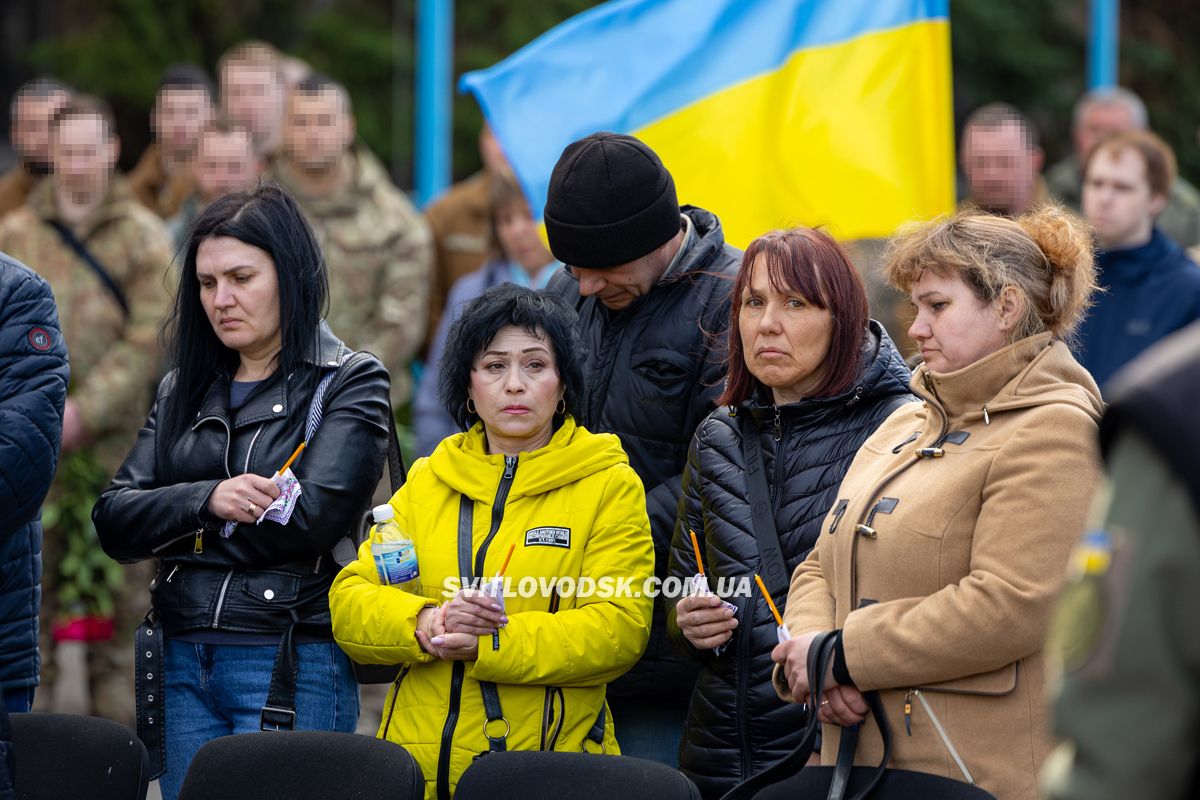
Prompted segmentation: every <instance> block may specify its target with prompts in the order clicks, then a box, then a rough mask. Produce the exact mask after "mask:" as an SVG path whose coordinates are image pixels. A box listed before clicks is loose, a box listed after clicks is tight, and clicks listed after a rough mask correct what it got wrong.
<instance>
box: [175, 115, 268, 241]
mask: <svg viewBox="0 0 1200 800" xmlns="http://www.w3.org/2000/svg"><path fill="white" fill-rule="evenodd" d="M260 170H261V166H260V163H259V160H258V156H256V155H255V154H254V140H253V139H252V138H251V136H250V131H249V130H247V129H246V128H245V127H243V126H241V125H236V124H234V123H232V122H229V121H228V120H224V119H216V120H213V121H212V122H209V123H208V125H207V126H205V128H204V130H202V131H201V132H200V136H199V138H198V139H197V140H196V155H195V157H194V158H193V159H192V182H193V183H194V185H195V190H194V191H193V192H192V193H191V194H190V195H189V196H188V197H187V198H186V199H185V200H184V201H183V203H182V204H181V205H180V207H179V213H177V214H176V215H175V216H174V217H172V218H171V219H169V220H167V230H169V231H170V232H171V237H172V238H173V240H174V242H175V247H176V248H178V247H179V246H180V245H182V244H183V238H184V236H185V235H186V233H187V229H188V226H190V225H191V224H192V222H193V220H195V218H196V216H197V215H199V214H200V212H201V211H203V210H204V209H206V208H208V206H209V204H210V203H212V202H213V201H214V200H217V199H218V198H221V197H224V196H225V195H227V194H231V193H233V192H241V191H250V190H251V189H253V188H254V186H255V184H257V183H258V174H259V172H260Z"/></svg>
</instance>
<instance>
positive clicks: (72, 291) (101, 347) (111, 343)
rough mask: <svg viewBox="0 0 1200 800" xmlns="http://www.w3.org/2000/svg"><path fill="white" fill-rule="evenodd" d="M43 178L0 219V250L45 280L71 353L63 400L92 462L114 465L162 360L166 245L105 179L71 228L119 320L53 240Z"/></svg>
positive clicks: (52, 214)
mask: <svg viewBox="0 0 1200 800" xmlns="http://www.w3.org/2000/svg"><path fill="white" fill-rule="evenodd" d="M53 189H54V187H53V185H52V181H43V182H42V183H41V184H40V185H39V186H38V187H37V189H35V190H34V191H33V193H32V194H30V196H29V202H28V204H27V205H26V206H24V207H23V208H20V209H18V210H16V211H14V212H12V213H11V214H9V215H8V216H7V217H5V218H4V220H3V222H0V250H3V251H4V252H6V253H8V254H9V255H10V256H12V257H13V258H16V259H19V260H21V261H23V262H24V263H26V264H27V265H29V267H30V268H32V269H33V270H35V271H36V272H38V273H39V274H41V275H42V276H43V277H44V278H46V280H47V281H49V282H50V286H51V288H52V289H53V290H54V295H55V299H56V300H57V302H58V315H59V320H60V321H61V324H62V331H63V335H64V337H65V338H66V341H67V348H68V351H69V352H70V359H71V385H70V389H69V392H68V397H69V398H70V399H72V400H74V401H75V403H77V404H78V406H79V410H80V413H81V414H82V416H83V421H84V424H85V426H86V427H87V429H88V431H89V432H90V434H91V435H92V437H93V440H94V443H95V446H96V448H97V454H98V456H99V457H100V459H101V462H102V463H103V464H104V465H105V466H106V467H107V468H109V469H113V468H115V467H116V466H117V465H118V464H120V462H121V460H122V458H123V457H124V455H125V452H126V451H127V450H128V449H129V446H130V444H131V443H132V440H133V436H134V433H135V432H136V431H137V429H138V427H139V426H140V425H141V422H142V420H143V419H144V418H145V416H146V412H147V411H148V408H149V403H150V398H151V391H152V389H153V386H154V384H155V383H156V382H157V380H158V377H159V373H160V369H161V363H162V357H161V351H160V348H159V345H158V339H157V335H158V329H159V325H160V324H161V323H162V320H163V317H164V316H165V314H166V312H167V309H168V306H169V304H170V301H171V291H170V289H169V288H168V287H167V285H166V284H165V278H166V276H167V274H168V268H169V266H170V263H171V242H170V239H169V237H168V236H167V233H166V230H165V229H164V228H163V226H162V223H161V222H159V220H158V219H157V218H156V217H155V216H154V215H153V214H152V213H151V212H149V211H147V210H146V209H144V208H142V206H141V205H139V204H138V202H137V199H136V198H135V197H134V196H133V193H132V192H131V191H130V190H129V187H128V185H127V184H125V182H124V181H123V180H121V179H120V178H114V180H113V184H112V188H111V189H110V190H109V193H108V196H107V197H106V198H105V200H104V202H103V203H102V204H101V205H100V206H99V207H98V208H97V209H96V210H95V211H94V212H93V213H92V215H91V216H90V217H89V218H88V219H86V220H85V221H84V222H83V224H81V225H80V226H78V227H77V228H75V229H74V232H75V235H76V237H77V238H78V239H79V241H80V242H82V243H83V244H84V246H86V247H87V248H88V250H89V251H90V252H91V253H92V255H93V256H94V257H95V258H96V260H98V261H99V262H100V263H101V264H103V265H104V267H105V269H106V270H107V271H108V273H109V274H110V275H111V276H112V278H113V280H114V281H115V283H116V284H117V285H118V286H119V287H120V288H121V291H122V292H123V293H124V295H125V299H126V302H127V303H128V306H129V314H128V316H126V315H125V313H124V312H123V311H122V309H121V306H120V304H119V303H118V302H117V300H116V298H115V297H114V296H113V294H112V293H111V292H110V291H109V290H108V289H107V288H106V287H105V286H104V284H103V283H102V282H101V280H100V278H98V277H97V276H96V274H95V273H94V272H93V271H92V269H91V268H90V267H89V266H87V264H86V263H84V261H83V260H82V259H81V258H80V257H79V256H77V255H76V254H75V252H74V250H72V249H71V248H70V247H69V246H68V245H67V244H66V243H64V242H63V240H62V238H61V237H60V236H59V234H58V232H57V231H56V230H55V229H54V228H53V227H51V226H50V224H49V223H48V221H49V220H54V219H57V218H58V210H57V208H56V204H55V202H54V192H53Z"/></svg>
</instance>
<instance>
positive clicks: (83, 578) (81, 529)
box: [42, 450, 123, 618]
mask: <svg viewBox="0 0 1200 800" xmlns="http://www.w3.org/2000/svg"><path fill="white" fill-rule="evenodd" d="M58 484H59V487H60V488H61V490H62V493H61V495H60V496H59V497H58V499H57V501H56V502H54V503H47V504H46V506H45V507H43V509H42V524H43V525H44V526H45V527H46V528H57V529H59V530H61V531H62V532H63V537H64V539H65V542H66V547H65V549H64V552H63V557H62V558H61V559H60V560H59V562H58V564H57V569H58V581H57V583H58V587H59V589H58V607H59V609H60V613H61V616H63V617H64V618H70V617H78V616H99V617H111V616H112V615H113V613H114V611H115V607H114V604H113V603H114V594H115V592H116V590H117V588H118V587H120V585H121V580H122V577H123V575H122V571H121V567H120V565H119V564H117V562H115V561H113V560H112V559H111V558H109V557H108V556H107V555H105V554H104V551H103V550H101V549H100V540H99V538H98V537H97V536H96V528H95V526H94V525H93V524H92V505H93V504H94V503H95V502H96V498H97V497H98V496H99V494H100V492H101V491H103V489H104V487H105V486H106V485H107V484H108V478H107V476H106V475H105V472H104V468H103V467H102V466H100V463H99V462H98V461H97V460H96V459H95V457H94V456H93V455H92V454H91V453H90V452H88V451H86V450H81V451H76V452H74V453H72V454H71V455H69V456H67V457H66V458H64V459H63V461H62V464H61V465H60V466H59V472H58ZM46 568H47V569H53V568H55V565H52V564H47V565H46Z"/></svg>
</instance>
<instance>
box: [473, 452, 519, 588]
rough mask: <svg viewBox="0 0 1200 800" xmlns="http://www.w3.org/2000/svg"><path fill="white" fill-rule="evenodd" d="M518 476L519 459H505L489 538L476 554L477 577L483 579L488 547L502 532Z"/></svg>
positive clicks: (494, 501) (494, 503)
mask: <svg viewBox="0 0 1200 800" xmlns="http://www.w3.org/2000/svg"><path fill="white" fill-rule="evenodd" d="M516 474H517V457H516V456H505V457H504V474H503V475H501V476H500V485H499V486H497V487H496V498H495V499H494V500H493V501H492V526H491V528H490V529H489V530H488V535H487V538H486V539H484V540H483V544H481V545H479V551H478V552H476V553H475V577H477V578H482V577H483V562H484V559H485V558H487V551H488V546H489V545H491V543H492V539H494V538H496V533H497V532H498V531H499V530H500V523H501V522H503V521H504V504H505V503H506V502H507V501H508V493H509V490H511V489H512V483H513V477H514V476H516Z"/></svg>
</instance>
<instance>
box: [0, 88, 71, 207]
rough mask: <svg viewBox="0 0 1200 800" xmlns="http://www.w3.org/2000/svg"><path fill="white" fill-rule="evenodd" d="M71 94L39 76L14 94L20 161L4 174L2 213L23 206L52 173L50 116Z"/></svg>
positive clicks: (1, 181) (13, 136)
mask: <svg viewBox="0 0 1200 800" xmlns="http://www.w3.org/2000/svg"><path fill="white" fill-rule="evenodd" d="M70 98H71V90H70V89H68V88H67V87H66V86H64V85H63V84H61V83H59V82H58V81H56V80H55V79H53V78H35V79H34V80H31V81H29V82H28V83H26V84H25V85H23V86H21V88H19V89H17V91H16V93H15V94H13V99H12V106H11V108H10V113H11V116H10V119H11V128H10V138H11V140H12V146H13V149H14V150H15V151H16V154H17V163H16V164H14V165H13V168H12V169H10V170H9V171H8V172H6V173H5V174H4V176H3V177H0V217H3V216H4V215H5V214H7V213H8V212H9V211H12V210H13V209H15V208H20V207H21V206H23V205H24V204H25V199H26V198H27V197H28V196H29V193H30V192H31V191H33V188H34V187H35V186H37V184H38V182H39V181H40V180H41V179H42V178H44V177H46V176H47V175H49V174H50V169H51V166H50V120H51V119H53V118H54V115H55V114H56V113H57V112H58V110H59V109H60V108H62V107H63V106H64V105H66V104H67V100H69V99H70Z"/></svg>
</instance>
